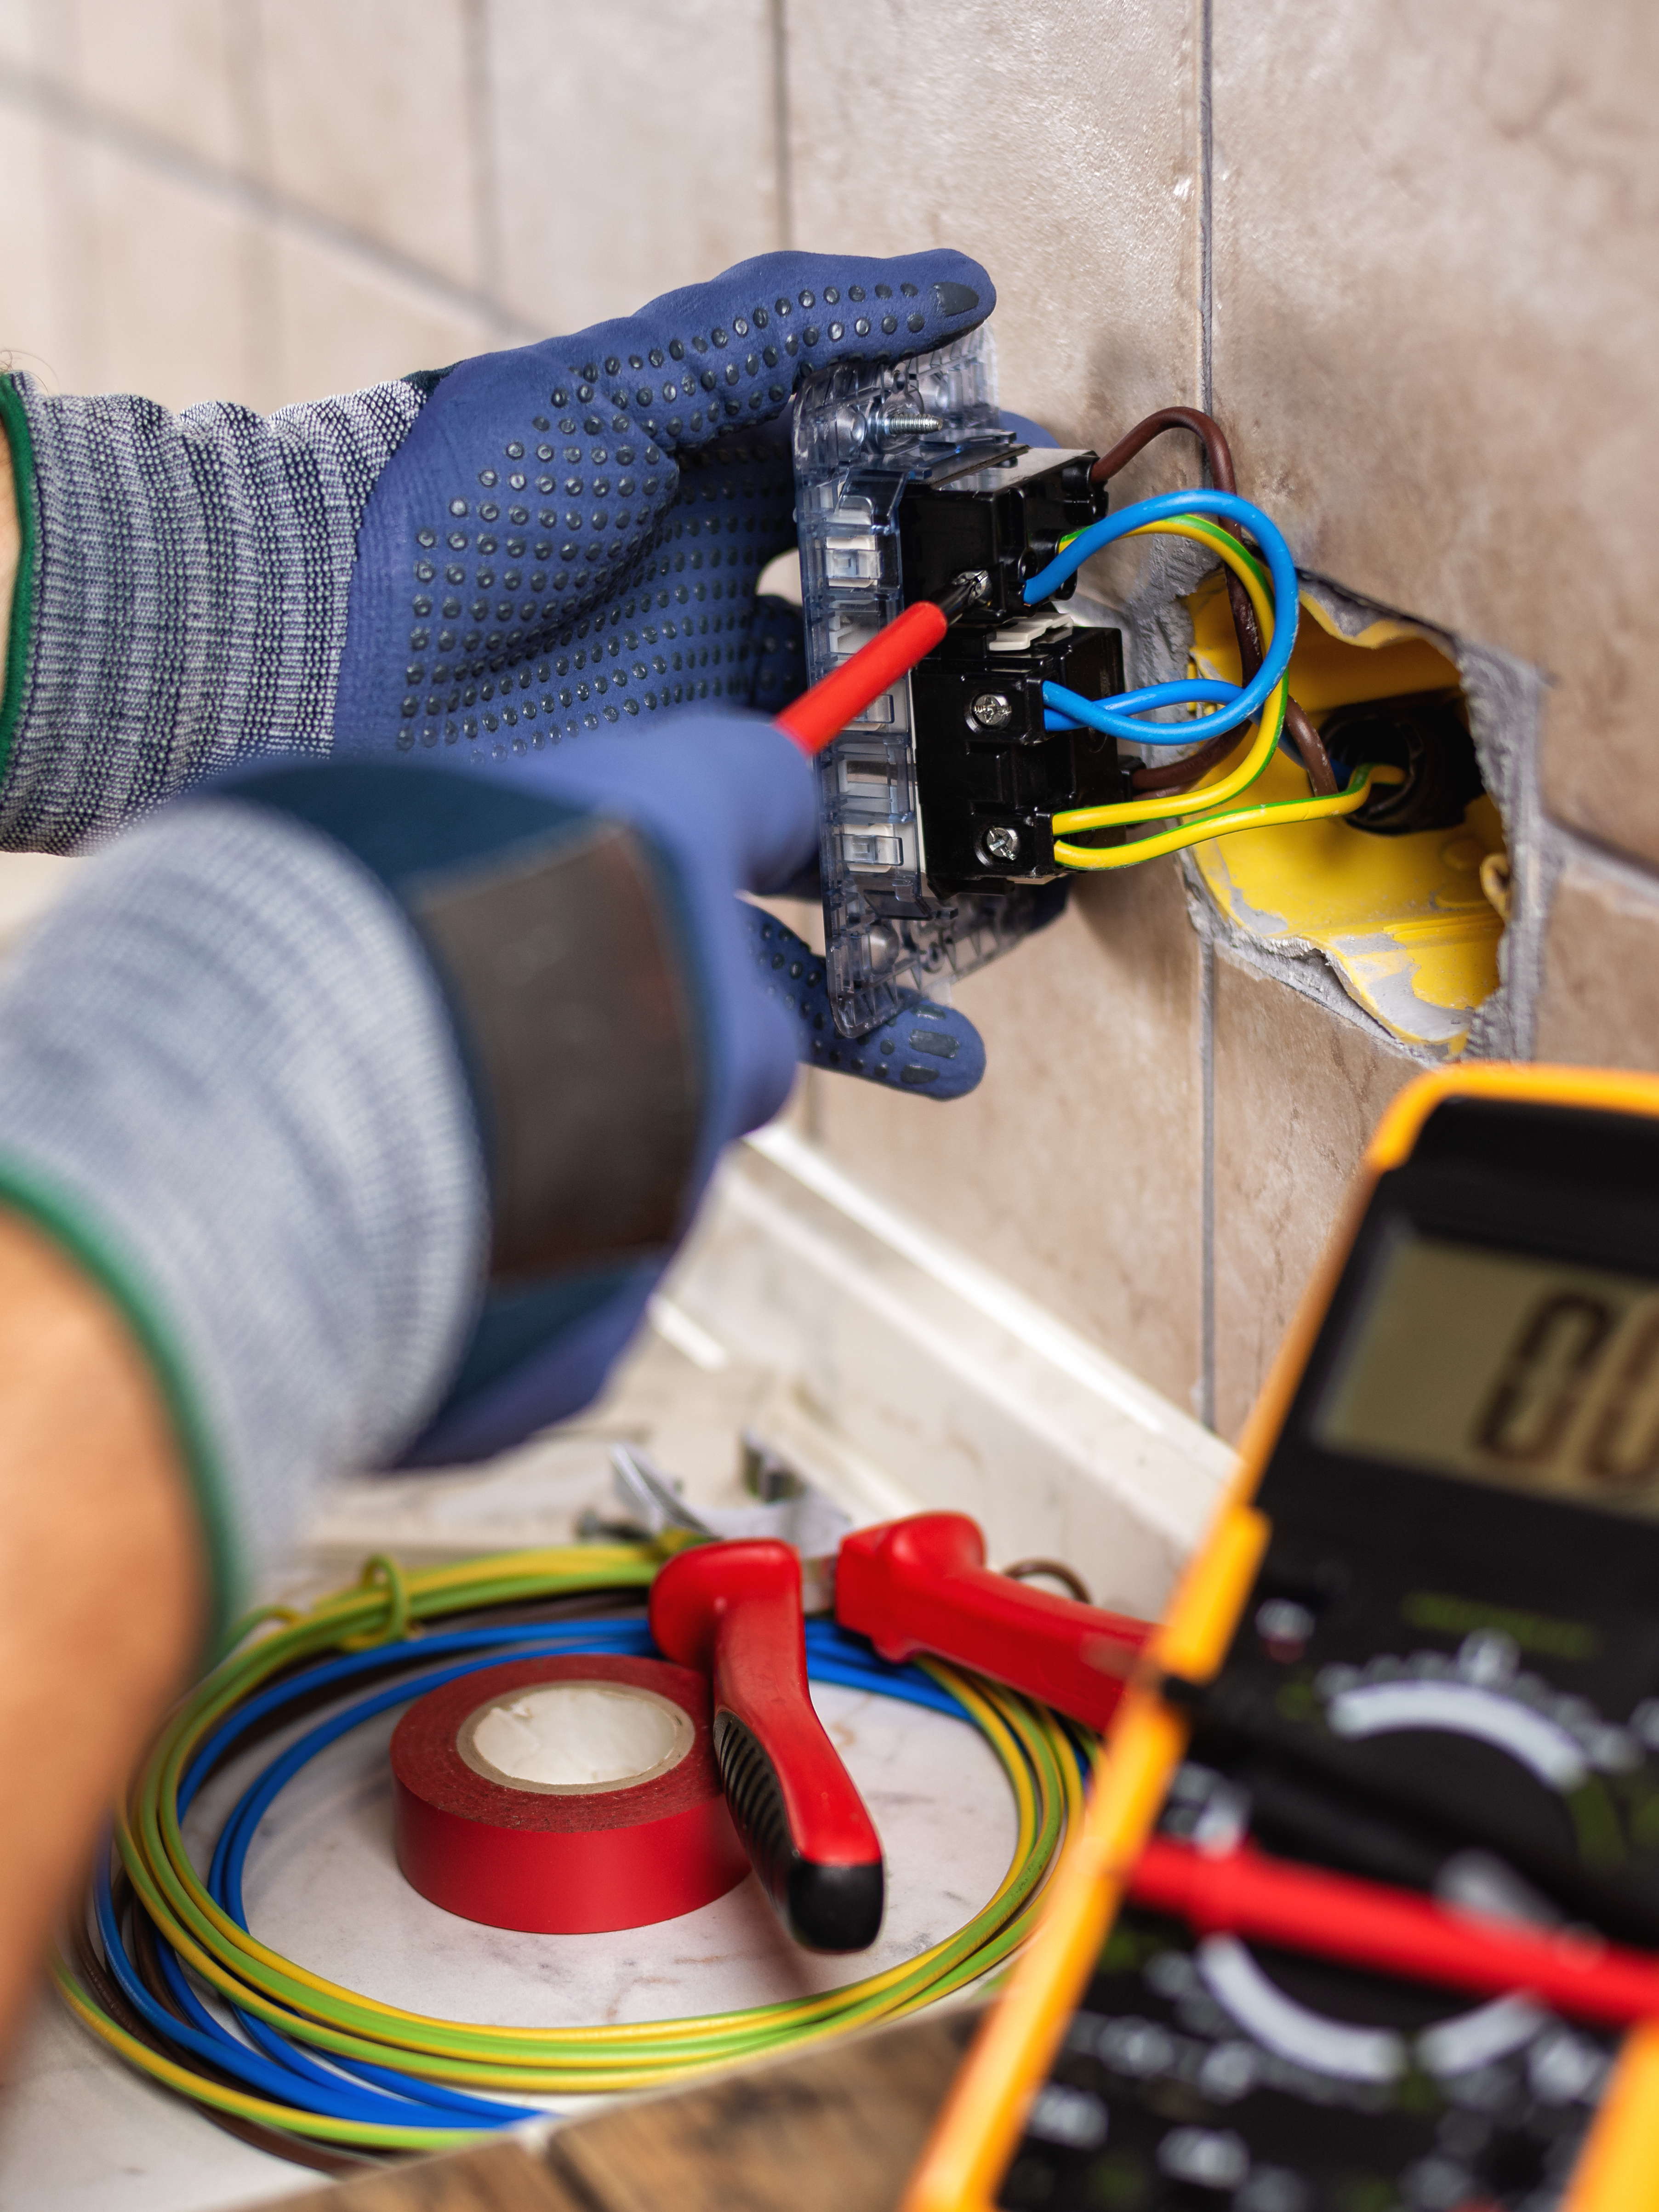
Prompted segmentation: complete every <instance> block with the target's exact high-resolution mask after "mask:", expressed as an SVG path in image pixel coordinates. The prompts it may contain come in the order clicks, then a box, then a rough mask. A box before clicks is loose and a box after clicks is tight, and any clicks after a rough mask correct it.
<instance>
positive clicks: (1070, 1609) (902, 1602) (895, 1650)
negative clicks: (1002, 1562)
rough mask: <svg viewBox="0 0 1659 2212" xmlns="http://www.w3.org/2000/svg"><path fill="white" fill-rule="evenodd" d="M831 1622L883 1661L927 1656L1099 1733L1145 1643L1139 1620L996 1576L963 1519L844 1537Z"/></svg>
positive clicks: (925, 1520) (1145, 1629)
mask: <svg viewBox="0 0 1659 2212" xmlns="http://www.w3.org/2000/svg"><path fill="white" fill-rule="evenodd" d="M836 1620H838V1621H839V1622H840V1623H841V1625H842V1627H843V1628H850V1629H854V1630H855V1631H856V1632H858V1634H860V1636H867V1637H868V1638H870V1641H871V1642H872V1644H874V1645H875V1647H876V1649H877V1650H878V1652H879V1653H880V1654H881V1656H882V1657H883V1658H884V1659H895V1660H898V1659H908V1658H909V1657H911V1656H912V1655H913V1654H914V1653H915V1652H917V1651H932V1652H934V1653H936V1654H937V1656H939V1658H941V1659H953V1660H955V1661H956V1662H957V1664H958V1665H960V1666H963V1667H972V1668H976V1669H977V1671H978V1672H979V1673H980V1674H988V1675H989V1676H990V1677H991V1679H992V1680H993V1681H994V1682H1006V1684H1007V1685H1008V1686H1009V1687H1010V1688H1011V1689H1014V1690H1023V1691H1024V1692H1025V1694H1026V1696H1027V1697H1031V1698H1040V1699H1042V1702H1043V1703H1044V1704H1045V1705H1053V1706H1054V1707H1055V1708H1056V1710H1057V1711H1060V1712H1062V1713H1069V1714H1070V1716H1071V1717H1072V1718H1073V1720H1078V1721H1085V1722H1086V1723H1088V1725H1089V1726H1090V1727H1091V1728H1104V1727H1105V1725H1106V1723H1107V1722H1108V1721H1109V1720H1110V1718H1111V1717H1112V1712H1113V1709H1114V1707H1115V1705H1116V1704H1117V1701H1118V1699H1119V1698H1120V1697H1121V1695H1122V1692H1123V1680H1124V1677H1125V1675H1126V1674H1127V1672H1128V1669H1129V1668H1130V1666H1131V1665H1132V1664H1133V1660H1134V1658H1135V1655H1136V1654H1137V1653H1138V1652H1139V1650H1140V1649H1141V1647H1142V1645H1143V1644H1145V1643H1146V1639H1147V1638H1148V1637H1149V1636H1150V1635H1151V1634H1152V1628H1151V1626H1150V1625H1149V1624H1148V1623H1147V1622H1146V1621H1144V1620H1130V1619H1129V1618H1128V1616H1127V1614H1125V1613H1105V1612H1103V1611H1102V1610H1101V1609H1100V1607H1097V1606H1092V1605H1079V1603H1078V1601H1076V1599H1075V1598H1069V1597H1053V1596H1051V1595H1049V1593H1048V1591H1047V1590H1041V1589H1032V1588H1031V1587H1030V1584H1029V1583H1020V1582H1014V1581H1012V1579H1011V1578H1010V1577H1008V1576H1006V1575H998V1574H993V1573H992V1572H991V1571H989V1569H988V1568H987V1566H986V1564H985V1538H984V1535H983V1534H981V1529H980V1527H979V1523H978V1522H976V1521H970V1520H969V1517H968V1516H967V1515H966V1514H965V1513H916V1514H913V1515H912V1516H910V1518H909V1519H908V1520H905V1521H888V1522H884V1523H883V1524H882V1525H881V1526H880V1527H879V1528H857V1529H854V1532H853V1534H851V1535H850V1536H846V1537H843V1539H842V1547H841V1550H840V1552H839V1553H837V1555H836Z"/></svg>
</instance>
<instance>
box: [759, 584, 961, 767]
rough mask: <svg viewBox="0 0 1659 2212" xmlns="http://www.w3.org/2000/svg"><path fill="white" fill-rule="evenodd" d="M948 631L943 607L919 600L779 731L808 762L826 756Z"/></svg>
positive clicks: (796, 706)
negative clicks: (831, 744)
mask: <svg viewBox="0 0 1659 2212" xmlns="http://www.w3.org/2000/svg"><path fill="white" fill-rule="evenodd" d="M949 628H950V624H949V623H948V622H947V621H946V619H945V610H944V609H943V608H942V607H937V606H935V605H933V601H932V600H931V599H918V600H917V601H916V604H915V606H913V607H906V609H905V610H904V612H903V613H902V615H900V616H899V617H897V618H896V620H895V621H893V622H890V623H888V624H887V626H886V628H885V629H879V630H878V631H877V632H876V635H874V636H873V637H872V639H871V641H870V642H869V644H868V645H865V646H860V647H859V650H858V651H857V652H856V653H854V655H853V657H852V659H850V660H844V661H843V662H842V665H841V666H840V667H839V668H836V669H832V670H831V671H830V672H829V675H828V676H826V677H824V678H823V679H822V681H821V682H819V683H817V684H814V685H813V686H812V688H811V690H810V691H804V692H803V693H802V694H801V696H800V697H799V699H797V700H795V701H794V702H793V704H792V705H790V706H787V707H786V708H784V710H783V712H782V714H780V715H779V716H778V717H777V725H778V727H779V728H780V729H781V730H782V731H784V732H787V734H788V735H789V736H790V737H792V738H793V739H794V741H795V743H796V744H798V745H799V747H800V749H801V750H802V751H803V752H804V753H805V754H806V756H807V757H808V758H809V759H810V758H811V756H812V755H813V754H814V753H819V752H822V751H823V748H824V747H825V746H826V745H827V744H829V740H830V738H835V737H839V736H840V734H841V732H842V731H843V730H844V729H845V728H846V727H847V725H848V723H849V722H850V721H852V720H853V719H854V716H855V715H859V714H862V713H863V712H864V710H865V708H866V707H867V706H868V705H869V704H870V702H871V701H872V699H878V698H880V696H881V695H882V693H883V692H884V691H885V690H887V689H888V687H889V686H890V684H896V683H897V682H898V680H899V678H900V677H901V676H908V674H909V672H910V671H911V670H912V669H913V668H914V667H915V665H916V663H917V661H919V660H921V659H923V658H924V656H925V655H927V653H931V652H932V651H933V647H935V646H936V645H937V644H938V643H939V640H940V638H942V637H943V636H944V635H945V631H946V630H947V629H949Z"/></svg>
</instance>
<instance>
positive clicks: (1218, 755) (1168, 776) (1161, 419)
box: [1089, 407, 1337, 799]
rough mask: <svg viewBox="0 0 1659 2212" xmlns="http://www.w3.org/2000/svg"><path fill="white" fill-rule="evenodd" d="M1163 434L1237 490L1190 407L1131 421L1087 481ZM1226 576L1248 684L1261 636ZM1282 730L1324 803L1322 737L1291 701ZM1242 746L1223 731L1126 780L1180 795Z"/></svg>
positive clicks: (1227, 451) (1227, 462)
mask: <svg viewBox="0 0 1659 2212" xmlns="http://www.w3.org/2000/svg"><path fill="white" fill-rule="evenodd" d="M1165 430H1190V431H1191V432H1192V433H1193V435H1194V437H1196V438H1198V439H1200V441H1202V443H1203V447H1204V453H1205V458H1206V460H1207V461H1208V462H1209V465H1210V476H1211V479H1212V482H1213V483H1214V484H1215V487H1216V489H1217V490H1218V491H1230V492H1235V493H1236V492H1237V489H1238V481H1237V477H1235V476H1234V474H1233V455H1232V448H1231V447H1230V446H1229V445H1228V443H1227V437H1226V433H1225V431H1224V430H1223V428H1222V427H1221V425H1220V424H1219V423H1218V422H1217V421H1216V419H1215V417H1214V416H1212V415H1205V414H1201V413H1200V410H1198V409H1197V408H1196V407H1160V408H1159V409H1158V412H1157V414H1155V415H1148V416H1146V419H1145V420H1144V421H1143V422H1137V423H1136V424H1135V426H1134V428H1133V430H1127V431H1126V432H1125V433H1124V435H1123V436H1122V437H1121V438H1120V439H1119V440H1118V441H1117V443H1116V445H1115V446H1114V447H1111V448H1110V449H1109V452H1107V453H1103V454H1102V455H1101V457H1100V459H1098V460H1097V462H1096V463H1095V465H1094V466H1093V468H1091V470H1090V471H1089V481H1090V482H1091V483H1105V482H1106V480H1107V479H1108V477H1114V476H1115V475H1116V474H1117V472H1118V471H1119V470H1120V469H1121V468H1123V467H1124V466H1126V465H1127V463H1128V462H1130V461H1132V460H1133V459H1134V457H1135V455H1136V454H1137V453H1139V452H1140V450H1141V448H1142V447H1145V446H1149V445H1151V443H1152V440H1153V439H1154V438H1157V437H1159V436H1161V435H1163V433H1164V431H1165ZM1221 527H1222V528H1223V529H1224V530H1225V531H1226V532H1227V533H1228V535H1229V536H1230V537H1232V538H1237V536H1238V534H1239V533H1238V532H1237V529H1236V528H1235V527H1234V526H1233V525H1232V524H1231V522H1225V521H1224V522H1223V523H1222V524H1221ZM1226 577H1227V604H1228V606H1229V607H1230V608H1231V611H1232V617H1233V630H1234V634H1235V635H1237V639H1238V659H1239V670H1240V675H1241V678H1242V680H1243V682H1244V683H1246V684H1248V683H1249V680H1250V678H1252V677H1253V676H1254V675H1255V671H1256V670H1257V669H1258V668H1260V667H1261V631H1260V630H1259V629H1258V628H1257V627H1256V619H1255V608H1254V607H1253V606H1252V605H1250V599H1249V592H1246V590H1245V589H1244V586H1243V584H1242V583H1240V581H1239V580H1238V578H1237V576H1235V575H1234V574H1233V572H1232V570H1231V568H1229V569H1228V570H1227V571H1226ZM1285 728H1286V729H1287V730H1288V731H1289V732H1290V733H1291V738H1292V739H1293V740H1294V741H1295V744H1296V748H1297V751H1298V752H1299V753H1300V754H1301V756H1302V764H1303V766H1304V768H1305V769H1307V771H1308V781H1309V783H1310V785H1311V787H1312V788H1313V790H1314V792H1315V793H1316V795H1317V796H1318V797H1320V798H1322V799H1328V798H1329V797H1331V796H1332V794H1333V793H1334V792H1335V791H1336V789H1337V781H1336V772H1335V770H1334V769H1333V768H1332V766H1331V757H1330V755H1329V754H1328V752H1327V751H1326V750H1325V742H1324V739H1323V738H1322V737H1321V736H1320V734H1319V732H1318V731H1317V730H1316V729H1315V727H1314V726H1313V724H1312V723H1311V722H1310V720H1308V717H1307V715H1306V714H1304V711H1303V709H1302V708H1300V707H1298V706H1297V703H1296V701H1295V700H1294V699H1292V700H1291V701H1290V702H1289V703H1288V705H1287V706H1286V708H1285ZM1242 742H1243V739H1242V734H1241V732H1238V731H1237V730H1224V731H1223V732H1222V733H1221V735H1220V736H1219V737H1218V738H1211V739H1210V741H1209V743H1208V744H1205V745H1200V747H1199V749H1198V750H1197V751H1196V752H1194V753H1188V756H1187V757H1186V758H1185V760H1178V761H1172V762H1170V763H1169V765H1168V766H1167V767H1164V768H1141V769H1136V770H1135V772H1134V775H1133V776H1132V777H1131V779H1130V783H1131V787H1132V788H1133V789H1134V790H1136V791H1184V790H1186V789H1187V788H1188V786H1189V785H1191V784H1192V783H1194V781H1196V780H1197V779H1198V777H1200V775H1203V774H1204V772H1205V770H1206V769H1210V768H1213V767H1214V766H1215V764H1216V763H1217V762H1218V761H1224V760H1225V759H1226V757H1227V756H1228V754H1229V753H1231V752H1235V751H1237V748H1238V746H1239V744H1241V743H1242Z"/></svg>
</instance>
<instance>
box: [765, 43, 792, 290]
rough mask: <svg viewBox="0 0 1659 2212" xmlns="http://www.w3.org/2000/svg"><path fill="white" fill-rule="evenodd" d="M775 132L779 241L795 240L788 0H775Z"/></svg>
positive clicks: (773, 70)
mask: <svg viewBox="0 0 1659 2212" xmlns="http://www.w3.org/2000/svg"><path fill="white" fill-rule="evenodd" d="M771 20H772V136H773V140H774V149H775V160H776V164H777V179H778V244H779V245H780V246H782V247H784V248H786V249H787V248H788V247H790V246H793V244H794V242H795V204H794V200H795V196H794V176H793V163H792V160H791V152H790V138H789V15H788V0H771Z"/></svg>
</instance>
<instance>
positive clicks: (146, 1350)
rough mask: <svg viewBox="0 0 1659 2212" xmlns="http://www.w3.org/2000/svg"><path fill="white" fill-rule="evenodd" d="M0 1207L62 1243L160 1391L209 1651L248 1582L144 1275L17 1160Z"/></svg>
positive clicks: (5, 1169) (217, 1475) (215, 1463)
mask: <svg viewBox="0 0 1659 2212" xmlns="http://www.w3.org/2000/svg"><path fill="white" fill-rule="evenodd" d="M0 1205H4V1206H9V1207H11V1208H12V1210H13V1211H14V1212H17V1213H21V1214H22V1215H23V1216H24V1217H25V1218H27V1220H29V1221H32V1222H33V1224H34V1225H35V1227H36V1228H37V1229H42V1230H44V1231H46V1234H47V1236H49V1237H52V1240H53V1241H54V1242H55V1243H58V1244H60V1245H61V1246H62V1247H63V1249H64V1251H65V1252H67V1253H68V1254H69V1255H70V1259H72V1260H73V1261H75V1262H76V1266H77V1267H80V1268H81V1269H82V1272H83V1273H86V1274H88V1275H90V1276H91V1278H92V1279H93V1280H94V1282H95V1283H96V1284H97V1285H99V1287H100V1290H102V1291H104V1292H105V1294H106V1297H109V1298H110V1299H111V1300H112V1302H113V1304H115V1305H116V1307H117V1308H118V1310H119V1311H120V1314H121V1316H122V1318H123V1319H124V1320H125V1322H126V1324H127V1326H128V1328H130V1329H131V1331H132V1333H133V1335H134V1336H135V1337H136V1338H137V1340H138V1346H139V1349H140V1350H141V1351H142V1352H143V1355H144V1357H145V1358H146V1359H147V1360H148V1361H149V1365H150V1369H151V1371H152V1373H153V1374H154V1375H155V1380H156V1382H157V1383H159V1384H160V1386H161V1396H162V1399H163V1401H164V1402H165V1404H166V1406H167V1415H168V1418H169V1419H170V1420H171V1421H172V1423H173V1433H174V1435H175V1436H176V1437H177V1439H178V1443H179V1454H180V1456H181V1457H182V1459H183V1461H184V1464H185V1475H186V1477H187V1479H188V1480H189V1483H190V1486H191V1494H192V1496H193V1497H194V1498H195V1501H196V1510H197V1517H198V1519H199V1522H200V1525H201V1530H202V1536H203V1541H204V1543H205V1544H206V1547H207V1554H208V1572H209V1577H210V1585H211V1586H210V1591H209V1603H210V1618H209V1624H208V1634H207V1637H206V1638H205V1640H204V1650H209V1651H210V1650H213V1649H214V1648H215V1647H216V1644H217V1643H218V1641H219V1638H221V1637H222V1635H223V1633H224V1632H225V1630H226V1628H227V1627H228V1626H229V1624H230V1622H231V1620H233V1619H234V1616H235V1614H236V1613H237V1612H238V1611H239V1610H240V1607H241V1606H242V1605H243V1604H244V1603H246V1591H247V1589H248V1587H249V1583H250V1577H249V1576H248V1574H247V1571H246V1565H245V1563H244V1560H243V1558H242V1550H241V1546H240V1542H239V1541H238V1539H237V1534H236V1522H235V1516H234V1513H233V1511H232V1509H231V1504H230V1486H229V1484H228V1481H227V1480H226V1478H225V1474H224V1471H223V1469H222V1467H221V1465H220V1462H219V1457H218V1454H217V1453H216V1450H215V1449H214V1446H213V1442H212V1437H211V1433H210V1429H209V1425H208V1422H207V1419H206V1418H205V1416H204V1413H203V1411H202V1408H201V1406H200V1403H199V1401H197V1395H196V1389H195V1385H194V1383H192V1381H191V1376H190V1371H189V1370H188V1368H187V1367H186V1365H185V1362H184V1360H183V1359H182V1358H180V1357H179V1350H178V1346H177V1345H176V1343H175V1342H174V1340H173V1335H172V1333H171V1331H170V1329H169V1327H168V1325H167V1322H166V1321H165V1320H164V1319H163V1317H162V1315H161V1305H160V1301H159V1300H157V1299H156V1298H155V1297H153V1296H152V1294H151V1291H150V1289H149V1285H148V1283H147V1282H146V1281H145V1280H144V1279H143V1271H142V1269H141V1268H140V1267H138V1266H137V1265H136V1264H135V1263H134V1262H132V1261H130V1260H129V1259H128V1258H127V1257H126V1256H125V1255H124V1254H122V1253H119V1252H118V1251H117V1250H116V1249H114V1247H113V1245H112V1242H111V1240H110V1239H109V1238H108V1237H107V1236H106V1234H105V1232H104V1231H103V1228H102V1226H101V1225H100V1224H98V1223H97V1222H95V1221H94V1219H93V1218H92V1217H91V1216H90V1215H89V1214H88V1213H87V1212H84V1211H83V1210H82V1206H81V1203H80V1200H78V1199H77V1198H76V1197H72V1196H71V1195H70V1194H68V1193H67V1192H65V1191H64V1190H62V1189H60V1188H57V1187H56V1186H55V1185H53V1184H52V1183H51V1182H47V1181H46V1179H45V1178H43V1177H41V1176H37V1175H36V1174H34V1173H33V1171H32V1170H28V1169H27V1168H23V1167H21V1166H20V1165H19V1164H18V1163H17V1162H16V1161H15V1160H8V1159H0Z"/></svg>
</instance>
